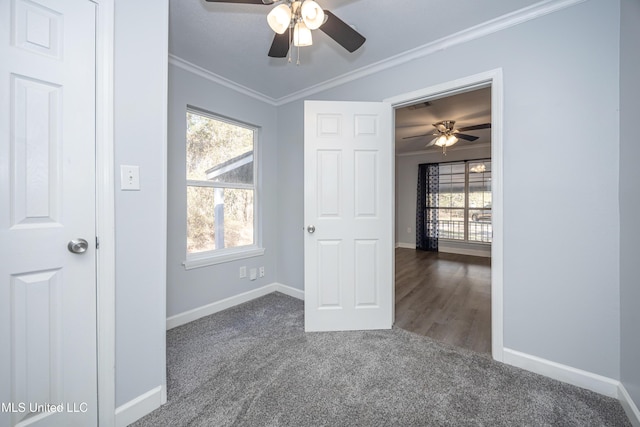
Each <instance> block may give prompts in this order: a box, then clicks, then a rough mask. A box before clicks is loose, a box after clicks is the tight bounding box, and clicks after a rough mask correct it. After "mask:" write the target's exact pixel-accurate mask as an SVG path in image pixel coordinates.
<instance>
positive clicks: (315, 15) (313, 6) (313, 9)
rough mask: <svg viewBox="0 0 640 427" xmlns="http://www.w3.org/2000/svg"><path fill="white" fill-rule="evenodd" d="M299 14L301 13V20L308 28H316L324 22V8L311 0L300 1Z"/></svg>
mask: <svg viewBox="0 0 640 427" xmlns="http://www.w3.org/2000/svg"><path fill="white" fill-rule="evenodd" d="M300 15H302V20H303V21H304V23H305V25H306V26H307V28H309V29H310V30H317V29H318V28H320V26H321V25H322V24H324V10H322V8H321V7H320V5H319V4H318V3H316V2H315V1H313V0H306V1H305V2H304V3H302V7H301V9H300Z"/></svg>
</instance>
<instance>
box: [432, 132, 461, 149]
mask: <svg viewBox="0 0 640 427" xmlns="http://www.w3.org/2000/svg"><path fill="white" fill-rule="evenodd" d="M456 142H458V138H456V137H455V136H453V135H441V136H439V137H438V139H437V140H436V142H435V145H437V146H438V147H451V146H452V145H453V144H455V143H456Z"/></svg>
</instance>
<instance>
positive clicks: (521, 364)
mask: <svg viewBox="0 0 640 427" xmlns="http://www.w3.org/2000/svg"><path fill="white" fill-rule="evenodd" d="M503 362H504V363H506V364H508V365H513V366H517V367H518V368H522V369H526V370H527V371H531V372H535V373H536V374H540V375H544V376H545V377H549V378H553V379H554V380H558V381H562V382H565V383H568V384H572V385H575V386H578V387H582V388H586V389H587V390H591V391H595V392H596V393H600V394H604V395H605V396H609V397H614V398H618V390H619V386H620V381H618V380H614V379H612V378H608V377H605V376H602V375H598V374H594V373H592V372H588V371H583V370H581V369H577V368H574V367H571V366H567V365H562V364H560V363H556V362H552V361H550V360H546V359H542V358H540V357H536V356H532V355H530V354H526V353H521V352H519V351H516V350H511V349H509V348H505V349H504V352H503Z"/></svg>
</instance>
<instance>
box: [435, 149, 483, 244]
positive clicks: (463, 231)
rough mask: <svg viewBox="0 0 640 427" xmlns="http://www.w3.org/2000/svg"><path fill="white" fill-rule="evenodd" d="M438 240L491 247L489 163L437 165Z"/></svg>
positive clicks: (469, 162)
mask: <svg viewBox="0 0 640 427" xmlns="http://www.w3.org/2000/svg"><path fill="white" fill-rule="evenodd" d="M439 178H440V184H439V194H438V236H439V238H441V239H451V240H461V241H469V242H479V243H491V237H492V227H491V160H490V159H483V160H474V161H467V162H460V163H441V164H440V165H439Z"/></svg>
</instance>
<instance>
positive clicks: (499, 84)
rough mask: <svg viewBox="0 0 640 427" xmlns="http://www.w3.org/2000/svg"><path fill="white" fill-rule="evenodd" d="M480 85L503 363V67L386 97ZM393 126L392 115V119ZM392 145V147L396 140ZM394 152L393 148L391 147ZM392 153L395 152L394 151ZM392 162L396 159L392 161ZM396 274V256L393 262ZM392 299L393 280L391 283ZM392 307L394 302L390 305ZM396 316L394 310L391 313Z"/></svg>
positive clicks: (395, 100) (497, 346) (498, 353)
mask: <svg viewBox="0 0 640 427" xmlns="http://www.w3.org/2000/svg"><path fill="white" fill-rule="evenodd" d="M483 87H491V163H492V165H491V197H492V227H493V239H492V243H491V355H492V357H493V359H495V360H497V361H499V362H502V361H503V359H504V307H503V287H504V232H503V231H504V228H503V200H504V197H503V190H504V185H503V162H504V159H503V140H502V127H503V119H504V111H503V79H502V68H496V69H493V70H490V71H486V72H483V73H479V74H474V75H472V76H468V77H463V78H460V79H457V80H452V81H449V82H445V83H441V84H438V85H435V86H430V87H427V88H424V89H418V90H416V91H413V92H408V93H404V94H400V95H397V96H393V97H391V98H387V99H385V100H384V101H385V102H389V103H390V104H391V107H392V108H393V109H394V110H395V109H397V108H401V107H404V106H407V105H411V104H414V103H416V102H424V101H428V100H433V99H437V98H442V97H446V96H451V95H455V94H458V93H462V92H468V91H470V90H474V89H480V88H483ZM393 120H394V123H393V126H394V128H395V117H394V118H393ZM393 146H394V147H395V141H394V144H393ZM394 152H395V150H394ZM394 154H395V153H394ZM394 165H395V162H394ZM393 169H394V170H393V171H392V173H391V177H390V179H391V180H392V186H391V188H392V190H393V191H394V195H393V197H394V198H395V179H396V177H395V167H394V168H393ZM392 227H393V239H392V240H393V242H394V244H395V211H394V215H393V221H392ZM392 265H393V274H394V275H395V259H393V261H392ZM393 286H394V299H395V282H394V285H393ZM393 306H394V308H395V301H394V304H393ZM393 316H394V319H395V310H394V313H393Z"/></svg>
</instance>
